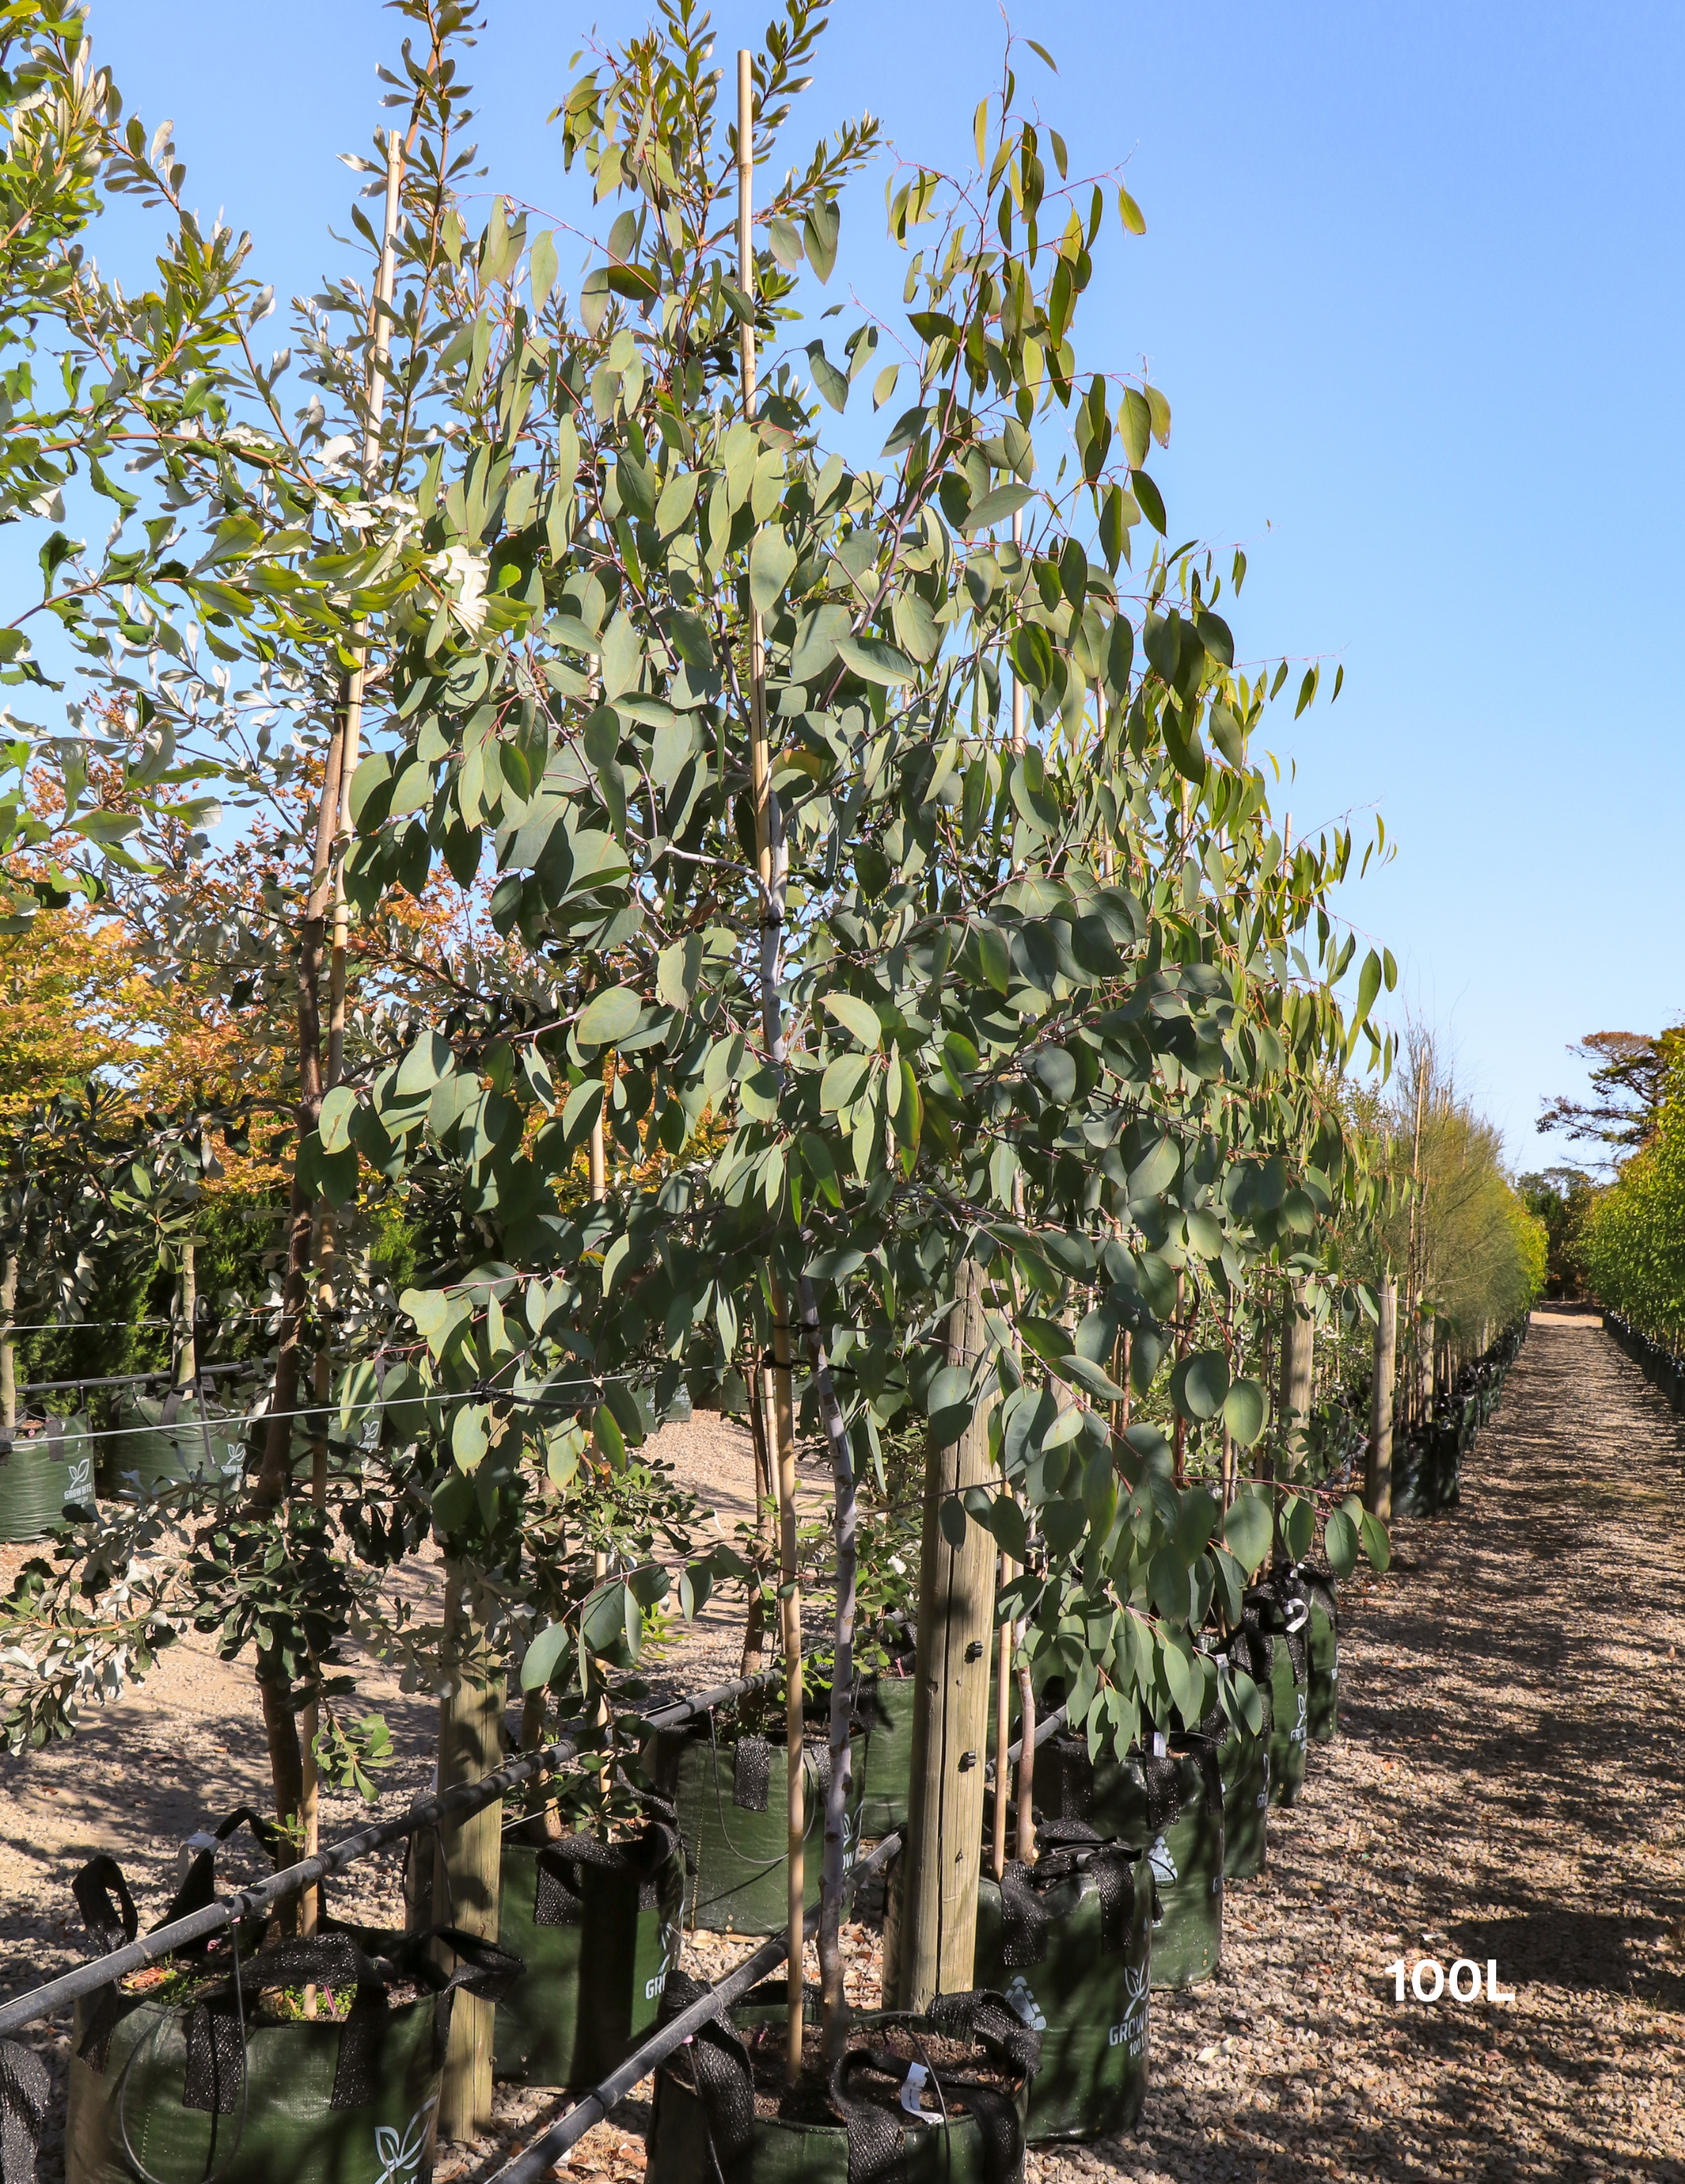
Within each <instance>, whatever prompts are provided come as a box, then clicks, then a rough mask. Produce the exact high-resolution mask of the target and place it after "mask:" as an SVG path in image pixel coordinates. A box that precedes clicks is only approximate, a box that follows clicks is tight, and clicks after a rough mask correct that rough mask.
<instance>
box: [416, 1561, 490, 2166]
mask: <svg viewBox="0 0 1685 2184" xmlns="http://www.w3.org/2000/svg"><path fill="white" fill-rule="evenodd" d="M465 1595H466V1582H465V1574H464V1570H463V1567H462V1565H461V1564H460V1563H454V1562H453V1563H447V1564H446V1565H445V1582H444V1645H443V1648H442V1660H441V1666H442V1668H443V1669H444V1677H445V1680H446V1683H447V1685H448V1690H447V1691H446V1695H445V1696H444V1697H443V1698H442V1699H441V1700H440V1701H439V1709H438V1786H439V1788H440V1789H441V1790H451V1789H455V1786H456V1785H457V1784H458V1783H459V1782H472V1781H475V1780H478V1778H479V1777H480V1776H481V1775H489V1774H491V1773H492V1772H493V1771H494V1769H497V1768H498V1767H500V1766H501V1765H502V1763H503V1708H504V1687H503V1678H502V1676H501V1675H500V1674H499V1672H498V1669H497V1665H496V1663H495V1662H494V1659H493V1658H492V1655H491V1652H490V1649H489V1647H488V1646H487V1643H486V1635H485V1631H484V1630H483V1628H482V1627H481V1626H480V1625H479V1624H477V1622H476V1621H475V1620H474V1619H473V1616H472V1614H471V1611H470V1609H469V1607H468V1605H467V1602H466V1597H465ZM502 1844H503V1801H502V1799H501V1798H499V1799H498V1800H497V1801H496V1802H494V1803H492V1804H489V1805H487V1806H486V1807H485V1808H483V1810H482V1811H480V1812H477V1813H476V1814H474V1815H473V1816H472V1817H471V1819H466V1820H462V1821H460V1822H458V1823H456V1824H455V1825H449V1826H446V1827H445V1828H444V1829H443V1830H441V1831H440V1841H439V1845H438V1852H437V1853H436V1858H435V1864H434V1869H433V1916H434V1918H435V1919H438V1920H439V1921H440V1922H441V1923H444V1922H445V1921H447V1920H448V1922H449V1924H450V1925H454V1926H460V1928H461V1929H462V1930H463V1931H464V1932H465V1933H469V1934H477V1935H479V1936H482V1937H483V1939H485V1940H487V1941H488V1942H494V1941H495V1940H496V1939H497V1926H498V1881H499V1871H500V1866H501V1856H502ZM440 1955H441V1958H442V1960H443V1962H444V1968H445V1970H447V1971H449V1970H452V1969H454V1964H455V1960H454V1958H453V1957H452V1956H451V1953H450V1952H449V1950H447V1949H444V1948H443V1947H441V1949H440ZM493 2015H494V2007H493V2004H492V2003H489V2002H479V2001H476V2000H475V1998H474V1997H472V1996H471V1995H470V1994H469V1993H468V1992H466V1989H464V1988H461V1987H459V1988H458V1989H457V1991H456V1994H455V1999H454V2001H453V2003H452V2007H451V2015H450V2044H449V2047H448V2048H447V2049H446V2051H445V2059H444V2089H443V2091H442V2092H441V2093H440V2095H439V2104H438V2128H439V2136H440V2137H442V2138H446V2139H451V2140H455V2141H458V2142H460V2141H461V2140H463V2139H469V2138H477V2137H480V2136H481V2134H482V2133H483V2131H486V2130H488V2128H489V2127H490V2124H491V2120H492V2020H493Z"/></svg>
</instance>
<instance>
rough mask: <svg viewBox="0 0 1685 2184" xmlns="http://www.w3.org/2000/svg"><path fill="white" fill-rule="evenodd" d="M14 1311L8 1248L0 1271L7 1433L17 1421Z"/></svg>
mask: <svg viewBox="0 0 1685 2184" xmlns="http://www.w3.org/2000/svg"><path fill="white" fill-rule="evenodd" d="M17 1311H18V1254H17V1252H16V1251H8V1252H7V1254H6V1258H5V1265H4V1268H3V1271H0V1428H3V1429H4V1430H5V1432H6V1434H7V1435H8V1437H9V1436H10V1435H11V1434H12V1433H14V1431H15V1430H16V1428H17V1424H18V1360H17V1351H16V1350H15V1348H14V1344H13V1336H12V1323H13V1322H14V1319H15V1318H16V1317H17Z"/></svg>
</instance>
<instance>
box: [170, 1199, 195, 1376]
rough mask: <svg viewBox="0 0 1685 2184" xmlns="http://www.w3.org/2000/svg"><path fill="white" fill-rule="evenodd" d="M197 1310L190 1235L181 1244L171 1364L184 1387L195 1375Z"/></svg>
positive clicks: (173, 1373) (173, 1371) (174, 1373)
mask: <svg viewBox="0 0 1685 2184" xmlns="http://www.w3.org/2000/svg"><path fill="white" fill-rule="evenodd" d="M198 1310H199V1288H198V1278H197V1273H196V1270H195V1268H194V1264H193V1239H192V1237H191V1236H189V1237H188V1238H187V1240H186V1241H185V1242H184V1243H183V1244H182V1245H181V1285H180V1293H179V1299H178V1309H177V1313H176V1355H175V1357H174V1359H173V1361H172V1366H171V1371H172V1377H173V1379H174V1381H175V1385H176V1386H177V1387H178V1388H185V1387H187V1385H189V1383H190V1382H192V1380H194V1379H197V1378H198V1369H199V1366H198V1334H197V1331H196V1329H195V1327H194V1322H195V1321H196V1320H197V1319H198Z"/></svg>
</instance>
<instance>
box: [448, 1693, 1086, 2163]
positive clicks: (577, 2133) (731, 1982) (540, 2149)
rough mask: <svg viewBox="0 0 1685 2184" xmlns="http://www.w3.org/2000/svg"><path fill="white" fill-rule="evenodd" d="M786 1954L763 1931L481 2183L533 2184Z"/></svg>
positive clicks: (899, 1834)
mask: <svg viewBox="0 0 1685 2184" xmlns="http://www.w3.org/2000/svg"><path fill="white" fill-rule="evenodd" d="M1064 1719H1065V1710H1064V1708H1063V1707H1060V1708H1057V1711H1056V1712H1054V1713H1050V1714H1049V1715H1048V1717H1047V1719H1046V1721H1044V1722H1041V1723H1040V1724H1038V1725H1037V1727H1036V1730H1035V1740H1034V1741H1035V1743H1036V1744H1037V1745H1041V1744H1043V1743H1045V1742H1046V1740H1047V1738H1048V1737H1050V1736H1052V1734H1053V1731H1054V1730H1056V1729H1058V1728H1061V1727H1063V1723H1064ZM1023 1749H1024V1739H1023V1738H1022V1737H1020V1738H1019V1739H1018V1742H1017V1743H1016V1744H1014V1745H1013V1746H1011V1747H1009V1748H1008V1750H1007V1764H1008V1765H1010V1764H1011V1763H1012V1762H1013V1760H1015V1759H1016V1758H1018V1756H1019V1754H1020V1753H1021V1752H1022V1751H1023ZM903 1847H904V1830H901V1829H900V1828H897V1829H896V1830H895V1832H894V1833H893V1834H892V1835H887V1836H884V1840H883V1841H882V1842H880V1843H879V1846H878V1847H877V1849H876V1850H874V1851H873V1853H872V1855H871V1856H870V1857H869V1858H862V1860H861V1861H860V1863H859V1864H858V1865H856V1867H855V1869H854V1870H853V1871H852V1873H851V1874H850V1875H848V1877H847V1886H848V1887H849V1888H851V1889H852V1888H854V1887H856V1886H858V1884H859V1883H860V1882H861V1881H862V1880H864V1879H865V1878H866V1876H867V1875H868V1874H871V1873H876V1872H879V1871H880V1870H881V1869H883V1868H884V1866H886V1865H888V1864H890V1861H891V1860H892V1859H894V1858H897V1857H899V1856H900V1854H901V1850H902V1848H903ZM819 1909H820V1907H819V1906H818V1905H817V1903H816V1904H815V1905H814V1906H813V1908H812V1910H810V1911H808V1912H807V1913H806V1914H805V1915H804V1917H803V1919H802V1921H801V1936H802V1940H803V1941H804V1942H806V1941H809V1940H811V1939H812V1936H813V1935H814V1934H815V1933H816V1932H817V1930H818V1925H819ZM788 1956H789V1931H788V1930H787V1929H786V1931H784V1933H782V1934H771V1935H769V1936H767V1939H766V1940H765V1941H764V1942H762V1944H761V1946H760V1947H759V1948H758V1949H756V1951H755V1953H754V1954H753V1955H752V1956H750V1957H745V1959H744V1961H743V1962H742V1963H741V1964H739V1965H738V1966H737V1967H736V1969H735V1970H733V1971H729V1972H728V1973H727V1974H726V1975H725V1977H724V1978H723V1979H719V1980H716V1981H714V1983H713V1985H712V1986H710V1987H709V1988H708V1989H707V1990H706V1992H704V1993H702V1994H700V1995H699V1996H698V1997H697V1998H696V1999H695V2002H693V2003H690V2005H689V2008H688V2009H682V2010H680V2011H679V2013H678V2016H676V2017H674V2018H672V2019H671V2020H669V2021H668V2022H667V2024H666V2025H662V2026H661V2028H660V2030H659V2031H656V2032H653V2033H651V2034H650V2037H649V2038H648V2039H647V2040H645V2041H644V2042H643V2043H642V2044H641V2046H639V2047H637V2048H633V2051H632V2053H630V2054H629V2055H628V2057H627V2059H626V2060H625V2061H624V2062H623V2063H622V2064H621V2065H620V2067H619V2069H618V2070H611V2071H610V2073H609V2075H607V2077H606V2078H605V2079H604V2080H603V2081H602V2082H601V2084H600V2085H597V2086H594V2087H592V2088H591V2090H590V2092H589V2093H585V2094H582V2096H581V2097H580V2098H579V2099H578V2100H577V2101H576V2102H575V2103H573V2106H572V2108H571V2109H568V2111H567V2113H566V2114H565V2115H563V2116H560V2117H558V2118H557V2120H556V2121H555V2123H553V2124H552V2125H551V2126H550V2129H549V2130H548V2131H542V2132H540V2134H539V2135H538V2137H537V2138H535V2139H534V2140H533V2142H532V2144H531V2145H530V2146H528V2147H527V2148H524V2149H523V2151H522V2152H521V2153H518V2154H516V2157H515V2159H513V2160H512V2161H506V2162H505V2164H504V2165H503V2167H502V2168H501V2169H499V2170H495V2171H494V2173H493V2175H492V2176H490V2177H488V2179H487V2184H539V2180H540V2179H541V2178H543V2177H544V2176H547V2175H548V2173H549V2171H550V2169H551V2168H552V2167H553V2166H555V2164H557V2163H558V2162H560V2161H561V2158H562V2156H563V2155H564V2154H565V2153H566V2152H567V2151H568V2149H569V2148H570V2147H574V2146H577V2144H578V2142H579V2141H580V2140H581V2139H582V2138H583V2137H584V2136H585V2134H586V2132H587V2131H589V2130H591V2129H592V2128H593V2126H595V2125H597V2124H600V2123H601V2122H602V2121H603V2120H604V2118H605V2116H607V2114H609V2112H610V2110H611V2109H613V2108H615V2107H617V2105H618V2104H619V2103H620V2102H622V2101H623V2100H624V2099H625V2098H626V2096H627V2095H628V2093H629V2092H631V2091H632V2090H633V2087H635V2086H638V2085H641V2084H642V2082H643V2081H644V2079H645V2078H647V2077H648V2076H649V2075H650V2072H651V2071H652V2070H654V2069H655V2068H656V2064H658V2063H662V2062H665V2061H666V2059H667V2057H668V2056H669V2055H671V2054H672V2052H673V2050H674V2048H682V2047H683V2045H684V2043H685V2042H686V2041H687V2040H689V2039H690V2038H691V2037H692V2036H694V2035H695V2033H696V2032H697V2031H699V2030H700V2028H701V2027H702V2026H703V2025H706V2023H707V2022H708V2020H709V2019H710V2018H711V2017H713V2016H715V2015H716V2014H718V2013H719V2012H721V2011H723V2010H724V2009H727V2008H728V2007H729V2005H730V2004H731V2003H734V2002H735V2001H736V2000H737V1998H738V1997H739V1995H741V1994H746V1993H747V1992H748V1991H749V1989H750V1987H751V1986H755V1985H756V1983H757V1982H758V1981H761V1980H763V1979H765V1978H766V1977H767V1975H768V1974H769V1973H771V1972H775V1971H776V1970H778V1966H779V1965H780V1964H783V1963H784V1960H785V1958H787V1957H788Z"/></svg>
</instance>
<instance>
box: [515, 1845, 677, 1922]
mask: <svg viewBox="0 0 1685 2184" xmlns="http://www.w3.org/2000/svg"><path fill="white" fill-rule="evenodd" d="M677 1848H678V1830H677V1829H676V1828H672V1827H670V1826H667V1825H665V1824H664V1823H663V1822H661V1821H660V1820H651V1821H650V1823H649V1824H648V1825H646V1826H645V1827H644V1830H642V1832H641V1833H640V1834H639V1835H637V1836H633V1837H632V1838H631V1839H630V1840H629V1841H625V1842H603V1841H600V1840H599V1838H598V1837H597V1836H564V1837H563V1838H562V1840H561V1841H560V1842H553V1843H546V1844H545V1845H544V1847H543V1849H542V1850H540V1851H539V1853H538V1860H537V1864H538V1879H537V1882H536V1887H535V1894H534V1897H533V1925H535V1926H573V1925H577V1924H578V1923H579V1916H580V1912H581V1910H582V1908H583V1903H584V1895H585V1880H584V1875H583V1871H582V1870H581V1869H582V1868H583V1867H585V1866H591V1867H593V1868H594V1869H596V1870H597V1871H599V1872H602V1873H612V1874H626V1875H635V1876H636V1878H637V1881H638V1908H639V1910H640V1911H648V1910H650V1909H652V1908H654V1907H655V1904H656V1900H657V1897H658V1895H659V1882H660V1879H661V1874H662V1873H663V1872H664V1871H665V1869H666V1868H667V1862H668V1861H669V1859H670V1858H672V1854H673V1852H674V1851H675V1850H676V1849H677Z"/></svg>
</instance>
